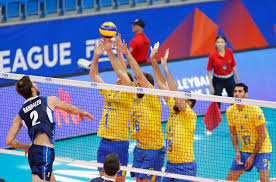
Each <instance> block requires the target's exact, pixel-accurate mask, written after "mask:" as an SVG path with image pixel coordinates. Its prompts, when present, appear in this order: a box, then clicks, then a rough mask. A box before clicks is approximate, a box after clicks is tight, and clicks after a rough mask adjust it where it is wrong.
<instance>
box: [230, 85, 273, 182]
mask: <svg viewBox="0 0 276 182" xmlns="http://www.w3.org/2000/svg"><path fill="white" fill-rule="evenodd" d="M247 91H248V87H247V86H246V85H245V84H244V83H237V84H236V85H235V88H234V97H236V98H247ZM226 117H227V121H228V125H229V129H230V134H231V140H232V143H233V146H234V149H235V152H236V157H235V159H234V161H233V163H232V166H231V169H230V171H229V173H228V175H227V180H229V181H236V180H238V179H239V177H240V176H241V175H242V174H243V173H244V171H251V169H252V168H253V166H255V167H256V168H257V169H258V172H259V177H260V181H261V182H268V181H269V170H270V160H271V153H272V145H271V142H270V138H269V135H268V132H267V129H266V126H265V117H264V114H263V111H262V109H261V108H260V107H257V106H246V105H241V104H234V105H232V106H230V107H229V108H228V109H227V110H226ZM238 138H239V139H240V142H241V148H240V149H239V139H238Z"/></svg>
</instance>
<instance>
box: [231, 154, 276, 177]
mask: <svg viewBox="0 0 276 182" xmlns="http://www.w3.org/2000/svg"><path fill="white" fill-rule="evenodd" d="M240 153H241V162H242V163H243V165H240V164H238V163H237V161H236V160H234V161H233V163H232V166H231V169H230V170H231V171H240V170H245V169H246V167H245V163H246V160H247V158H248V157H250V155H251V154H252V153H248V152H240ZM270 160H271V153H258V154H257V155H256V157H255V159H254V162H253V165H252V167H251V168H249V169H247V170H246V171H251V170H252V168H253V166H255V167H256V168H257V169H258V172H259V170H263V169H264V170H269V168H270Z"/></svg>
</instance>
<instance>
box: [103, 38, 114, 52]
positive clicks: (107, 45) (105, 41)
mask: <svg viewBox="0 0 276 182" xmlns="http://www.w3.org/2000/svg"><path fill="white" fill-rule="evenodd" d="M100 42H101V44H102V45H103V48H104V50H105V51H110V50H111V49H112V46H113V44H114V43H113V40H111V39H103V40H100Z"/></svg>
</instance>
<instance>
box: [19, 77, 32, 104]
mask: <svg viewBox="0 0 276 182" xmlns="http://www.w3.org/2000/svg"><path fill="white" fill-rule="evenodd" d="M32 88H33V82H32V81H31V79H30V77H29V76H23V77H22V78H21V79H20V80H18V81H17V82H16V91H17V93H18V94H19V95H21V96H22V97H24V98H25V99H28V98H30V97H32V90H31V89H32Z"/></svg>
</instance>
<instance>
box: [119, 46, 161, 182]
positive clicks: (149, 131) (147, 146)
mask: <svg viewBox="0 0 276 182" xmlns="http://www.w3.org/2000/svg"><path fill="white" fill-rule="evenodd" d="M117 46H118V47H119V49H120V51H121V52H122V53H124V54H125V55H126V57H127V60H128V62H129V64H130V66H131V68H132V70H133V72H134V75H135V77H136V84H137V86H138V87H143V88H154V79H153V76H152V75H151V74H149V73H143V72H142V70H141V69H140V67H139V65H138V63H137V62H136V61H135V59H134V58H133V57H132V55H131V53H130V51H129V50H128V48H127V46H126V44H125V43H124V44H122V43H121V42H119V43H117ZM130 122H131V135H130V139H132V140H136V141H137V145H136V147H135V149H134V153H133V167H135V168H142V169H149V170H156V171H160V170H161V168H162V167H163V165H164V158H165V148H164V147H163V132H162V126H161V102H160V96H158V95H148V94H146V95H145V94H136V96H135V98H134V103H133V106H132V111H131V118H130ZM131 175H132V176H133V177H134V176H135V177H136V180H137V181H138V182H140V181H160V179H161V178H160V177H156V176H154V175H147V174H140V173H131Z"/></svg>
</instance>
